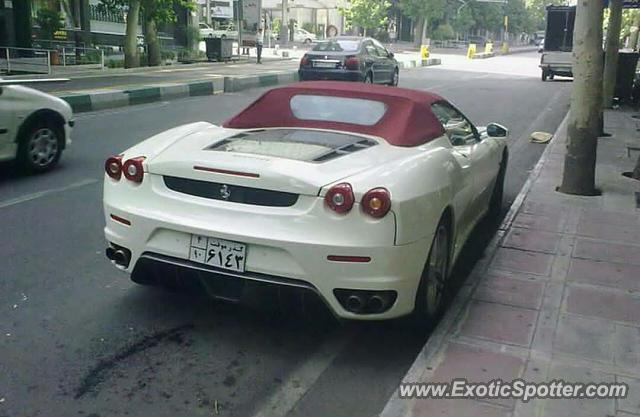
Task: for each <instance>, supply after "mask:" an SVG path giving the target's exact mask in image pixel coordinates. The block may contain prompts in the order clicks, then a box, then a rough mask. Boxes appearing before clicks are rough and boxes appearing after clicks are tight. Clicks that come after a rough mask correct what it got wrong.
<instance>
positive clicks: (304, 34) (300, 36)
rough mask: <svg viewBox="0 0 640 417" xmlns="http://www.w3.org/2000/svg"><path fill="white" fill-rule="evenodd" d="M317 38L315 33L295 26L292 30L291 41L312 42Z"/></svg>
mask: <svg viewBox="0 0 640 417" xmlns="http://www.w3.org/2000/svg"><path fill="white" fill-rule="evenodd" d="M316 40H317V36H316V34H315V33H311V32H308V31H306V30H304V29H301V28H296V29H294V31H293V41H294V42H302V43H307V44H309V43H313V42H315V41H316Z"/></svg>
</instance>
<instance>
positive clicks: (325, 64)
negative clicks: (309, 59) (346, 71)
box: [313, 61, 336, 68]
mask: <svg viewBox="0 0 640 417" xmlns="http://www.w3.org/2000/svg"><path fill="white" fill-rule="evenodd" d="M313 66H314V67H316V68H335V67H336V63H335V62H323V61H313Z"/></svg>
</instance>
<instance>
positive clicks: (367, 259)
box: [327, 255, 371, 263]
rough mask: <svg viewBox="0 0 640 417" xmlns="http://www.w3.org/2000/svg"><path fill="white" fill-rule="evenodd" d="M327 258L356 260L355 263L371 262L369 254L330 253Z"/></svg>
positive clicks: (330, 259)
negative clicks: (343, 254)
mask: <svg viewBox="0 0 640 417" xmlns="http://www.w3.org/2000/svg"><path fill="white" fill-rule="evenodd" d="M327 260H329V261H333V262H355V263H366V262H371V258H370V257H369V256H340V255H329V256H327Z"/></svg>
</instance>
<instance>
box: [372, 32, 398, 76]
mask: <svg viewBox="0 0 640 417" xmlns="http://www.w3.org/2000/svg"><path fill="white" fill-rule="evenodd" d="M372 42H373V46H374V47H375V48H376V52H377V53H378V57H379V58H380V73H381V79H383V80H384V82H391V81H392V75H393V71H394V70H395V66H394V65H393V60H392V59H390V57H389V51H387V49H386V48H385V47H384V46H382V44H381V43H380V42H378V41H376V40H375V39H374V40H372Z"/></svg>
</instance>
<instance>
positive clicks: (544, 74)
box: [542, 70, 549, 82]
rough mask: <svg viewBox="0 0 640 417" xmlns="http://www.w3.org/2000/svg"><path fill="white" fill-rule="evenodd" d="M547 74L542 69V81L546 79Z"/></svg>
mask: <svg viewBox="0 0 640 417" xmlns="http://www.w3.org/2000/svg"><path fill="white" fill-rule="evenodd" d="M548 76H549V74H548V73H547V71H546V70H542V82H545V81H547V77H548Z"/></svg>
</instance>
